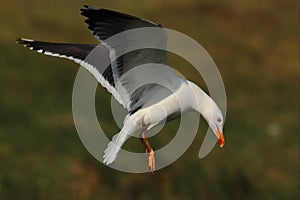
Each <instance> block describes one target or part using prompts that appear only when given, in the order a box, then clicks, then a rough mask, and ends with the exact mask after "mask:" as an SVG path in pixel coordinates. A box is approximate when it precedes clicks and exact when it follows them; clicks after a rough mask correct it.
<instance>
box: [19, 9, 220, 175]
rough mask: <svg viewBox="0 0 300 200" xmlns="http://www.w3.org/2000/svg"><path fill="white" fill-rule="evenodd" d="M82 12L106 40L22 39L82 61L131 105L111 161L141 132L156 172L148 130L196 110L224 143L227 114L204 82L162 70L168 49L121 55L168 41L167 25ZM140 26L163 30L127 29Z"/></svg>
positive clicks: (107, 157)
mask: <svg viewBox="0 0 300 200" xmlns="http://www.w3.org/2000/svg"><path fill="white" fill-rule="evenodd" d="M81 14H82V15H83V16H84V17H86V18H87V19H86V21H85V22H86V23H87V24H88V28H89V29H90V30H91V31H92V34H93V35H94V36H95V37H96V38H97V39H98V40H99V41H100V43H99V44H66V43H51V42H41V41H35V40H30V39H24V38H19V39H17V43H19V44H22V45H24V46H25V47H28V48H30V49H31V50H35V51H37V52H39V53H42V54H45V55H50V56H56V57H61V58H67V59H70V60H73V61H74V62H75V63H78V64H80V65H81V66H82V67H84V68H85V69H86V70H88V71H89V72H90V73H91V74H93V76H94V77H95V78H96V79H97V81H98V82H99V83H100V84H101V85H102V86H103V87H105V88H106V89H107V90H108V91H109V92H110V93H111V94H112V95H113V96H114V98H115V99H116V100H117V101H118V102H119V103H120V104H121V105H123V106H124V108H125V109H127V111H128V115H127V116H126V118H125V120H124V122H123V127H122V129H121V130H120V132H119V133H117V134H115V135H114V136H113V138H112V140H111V141H110V142H109V144H108V145H107V148H106V150H105V151H104V155H103V162H104V163H105V164H107V165H108V164H111V163H112V162H113V161H114V160H115V159H116V157H117V155H118V152H119V150H120V149H121V147H122V145H123V144H124V143H125V142H126V140H128V139H129V137H131V136H133V134H139V138H140V141H141V142H142V144H143V146H144V148H145V151H146V154H147V159H148V160H147V161H148V168H149V169H150V170H151V171H154V170H155V156H154V151H153V149H152V148H151V146H150V143H149V141H148V139H147V131H149V130H150V129H152V128H154V127H156V126H157V125H160V124H162V123H164V122H165V121H170V120H172V119H175V118H177V117H180V116H181V115H182V114H184V113H186V112H190V111H196V112H198V113H200V114H201V115H202V116H203V117H204V119H205V120H206V121H207V123H208V125H209V127H210V128H211V129H212V131H213V132H214V134H215V135H216V137H217V138H218V143H219V146H220V147H223V145H224V143H225V140H224V136H223V125H224V119H223V115H222V113H221V111H220V109H219V107H218V106H217V104H216V103H215V102H214V101H213V99H212V98H211V97H210V96H208V95H207V94H206V93H205V92H204V91H203V90H202V89H201V88H200V87H198V86H197V85H196V84H195V83H193V82H191V81H188V80H186V79H185V78H183V77H182V76H180V75H178V73H176V72H175V70H173V69H172V68H168V70H162V69H165V68H163V66H168V60H167V54H166V51H164V50H162V49H151V48H145V49H137V50H135V51H130V52H127V53H126V54H123V55H121V56H117V55H118V54H120V51H122V49H123V50H124V49H126V48H127V47H128V46H130V45H133V44H135V43H136V42H141V40H144V41H148V43H149V40H150V43H153V44H158V45H162V46H164V45H166V43H167V36H166V33H165V31H164V28H163V27H162V26H161V25H159V24H155V23H153V22H150V21H148V20H144V19H141V18H138V17H134V16H131V15H127V14H123V13H119V12H116V11H112V10H107V9H103V8H100V9H96V8H92V7H89V6H85V7H84V8H83V9H81ZM139 28H156V29H159V30H161V31H160V32H159V34H148V35H147V33H145V35H144V36H142V37H133V36H132V35H130V34H129V33H126V31H130V30H133V29H139ZM122 32H125V37H123V39H122V40H119V39H116V40H113V39H112V40H110V38H113V36H114V35H117V34H120V33H122ZM155 33H157V32H155ZM126 34H128V35H126ZM147 63H148V64H147ZM145 64H147V65H145ZM136 66H144V68H143V69H146V70H139V69H137V70H134V69H135V68H138V67H136ZM143 80H147V83H148V84H141V83H143ZM170 88H171V89H170Z"/></svg>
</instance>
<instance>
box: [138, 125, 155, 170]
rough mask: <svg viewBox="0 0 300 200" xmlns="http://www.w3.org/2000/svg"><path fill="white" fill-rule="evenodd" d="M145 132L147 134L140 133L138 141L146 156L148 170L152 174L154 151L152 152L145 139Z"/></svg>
mask: <svg viewBox="0 0 300 200" xmlns="http://www.w3.org/2000/svg"><path fill="white" fill-rule="evenodd" d="M146 132H147V130H145V131H144V132H143V133H142V137H141V138H140V140H141V142H142V144H143V146H144V147H145V150H146V154H147V156H148V168H149V169H150V170H151V171H152V172H153V171H155V157H154V151H153V149H152V147H151V146H150V143H149V141H148V139H147V138H146Z"/></svg>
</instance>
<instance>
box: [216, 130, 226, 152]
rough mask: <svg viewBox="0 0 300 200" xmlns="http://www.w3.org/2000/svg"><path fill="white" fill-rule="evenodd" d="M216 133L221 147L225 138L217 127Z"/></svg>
mask: <svg viewBox="0 0 300 200" xmlns="http://www.w3.org/2000/svg"><path fill="white" fill-rule="evenodd" d="M217 134H218V144H219V146H220V147H221V148H222V147H223V146H224V144H225V139H224V135H223V133H222V132H221V131H220V129H219V128H218V127H217Z"/></svg>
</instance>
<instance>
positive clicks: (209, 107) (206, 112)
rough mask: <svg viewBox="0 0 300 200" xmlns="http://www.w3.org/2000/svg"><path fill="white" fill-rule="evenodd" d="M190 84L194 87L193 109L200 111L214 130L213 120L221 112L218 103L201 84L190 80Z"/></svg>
mask: <svg viewBox="0 0 300 200" xmlns="http://www.w3.org/2000/svg"><path fill="white" fill-rule="evenodd" d="M189 85H190V86H191V88H192V89H193V94H194V96H195V102H193V110H195V111H196V112H198V113H200V114H201V115H202V116H203V117H204V119H205V120H206V121H207V123H208V125H209V126H210V127H211V128H212V129H213V130H214V129H215V128H216V127H214V126H212V125H213V124H212V122H213V120H214V118H215V116H216V115H217V114H218V113H221V111H220V109H219V107H218V106H217V104H216V103H215V102H214V101H213V100H212V98H210V96H208V95H207V94H206V93H205V92H204V91H203V90H202V89H201V88H200V87H199V86H197V85H196V84H195V83H193V82H190V81H189Z"/></svg>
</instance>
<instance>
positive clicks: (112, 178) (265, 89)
mask: <svg viewBox="0 0 300 200" xmlns="http://www.w3.org/2000/svg"><path fill="white" fill-rule="evenodd" d="M84 4H90V5H93V6H95V7H105V8H109V9H114V10H118V11H121V12H125V13H129V14H132V15H135V16H139V17H142V18H145V19H149V20H151V21H154V22H158V23H160V24H162V25H163V26H165V27H167V28H171V29H175V30H177V31H180V32H182V33H185V34H187V35H189V36H191V37H192V38H194V39H195V40H197V41H198V42H199V43H200V44H202V45H203V46H204V48H205V49H206V50H207V51H208V52H209V53H210V55H211V56H212V58H213V59H214V61H215V62H216V64H217V66H218V67H219V70H220V72H221V74H222V77H223V80H224V83H225V86H226V91H227V95H228V99H227V100H228V111H227V118H226V124H225V129H224V132H225V135H226V145H225V147H224V148H223V149H219V148H217V147H216V148H214V150H213V151H212V152H211V153H210V154H209V155H208V156H207V157H205V158H204V159H201V160H200V159H198V151H199V148H200V145H201V142H202V140H203V137H204V131H205V130H206V129H207V125H206V124H205V123H204V122H203V120H202V122H201V123H200V129H199V131H198V135H197V137H196V139H195V141H194V142H193V144H192V146H191V147H190V148H189V149H188V151H187V152H186V153H185V154H184V155H183V156H182V157H181V158H180V159H178V160H177V161H176V162H175V163H173V164H172V165H170V166H168V167H166V168H164V169H162V170H160V171H157V172H155V173H154V174H151V173H149V174H127V173H123V172H118V171H115V170H113V169H110V168H109V167H106V166H104V165H102V164H101V163H99V162H98V161H97V160H95V159H94V158H93V157H92V156H91V155H90V154H89V153H88V152H87V150H86V149H85V147H84V146H83V144H82V143H81V141H80V139H79V137H78V135H77V132H76V129H75V126H74V122H73V117H72V107H71V105H72V100H71V97H72V87H73V81H74V79H75V76H76V73H77V71H78V66H77V65H76V64H74V63H72V62H70V61H66V60H61V59H58V58H52V57H47V56H42V55H40V54H37V53H35V52H31V51H29V50H28V49H25V48H23V47H22V46H19V45H16V44H15V39H16V38H17V37H25V38H26V37H27V38H32V39H37V40H46V41H57V42H70V43H72V42H75V43H95V42H97V41H96V40H95V39H94V38H93V36H92V35H91V34H90V32H89V31H88V29H87V27H86V25H85V24H84V22H83V21H84V18H83V17H82V16H80V14H79V9H80V8H81V7H82V5H84ZM0 26H1V30H0V51H1V52H0V83H1V84H0V92H1V93H0V199H133V198H134V199H167V200H168V199H299V1H297V0H270V1H266V0H265V1H258V0H253V1H244V0H228V1H222V2H221V1H217V0H212V1H209V0H204V1H200V0H164V1H159V0H152V1H149V0H127V1H125V0H118V1H116V0H110V1H91V0H89V1H82V0H78V1H73V0H64V1H59V0H52V1H41V0H2V1H1V6H0ZM171 62H172V63H173V64H174V65H175V66H180V64H182V61H181V60H180V59H176V58H174V59H171ZM189 69H191V68H184V67H181V68H180V71H181V72H182V73H183V74H184V75H185V76H186V77H187V78H189V79H191V80H193V81H195V82H197V83H198V84H200V85H202V86H204V84H203V82H202V79H201V77H199V76H196V75H195V74H196V73H194V71H193V70H189ZM96 100H97V112H98V116H99V120H100V123H101V125H103V127H104V129H105V130H106V131H107V132H109V134H113V133H116V132H118V127H117V126H116V124H115V122H114V121H113V118H112V114H111V112H110V108H109V106H108V105H110V95H109V94H108V93H107V92H106V91H105V90H104V89H102V88H101V87H99V88H98V91H97V97H96ZM177 126H178V120H177V121H174V122H171V123H170V124H169V125H168V126H167V127H166V128H164V130H163V131H162V132H161V134H159V136H157V137H158V138H155V137H154V138H153V139H152V138H151V139H150V142H152V144H153V145H154V146H155V145H159V144H155V143H156V142H157V143H159V142H158V141H160V139H159V137H160V138H162V140H163V139H164V138H166V137H171V136H172V134H174V133H175V132H176V128H177ZM187 134H188V133H187ZM136 140H137V139H136ZM130 143H131V144H136V146H138V147H137V149H138V150H139V151H142V150H143V149H142V147H141V145H140V144H139V143H138V141H135V140H134V139H133V140H132V141H131V142H129V144H130ZM129 144H127V146H128V145H129ZM160 145H161V144H160Z"/></svg>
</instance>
